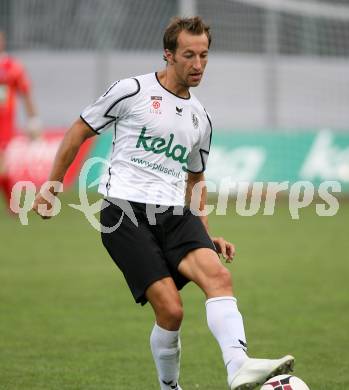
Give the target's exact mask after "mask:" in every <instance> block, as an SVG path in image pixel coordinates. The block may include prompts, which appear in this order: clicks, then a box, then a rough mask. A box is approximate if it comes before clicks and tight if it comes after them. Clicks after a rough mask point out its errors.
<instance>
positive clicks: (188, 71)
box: [166, 31, 208, 88]
mask: <svg viewBox="0 0 349 390" xmlns="http://www.w3.org/2000/svg"><path fill="white" fill-rule="evenodd" d="M177 43H178V45H177V50H176V52H175V53H171V52H170V51H168V50H167V51H166V54H167V58H168V60H169V64H170V66H173V70H174V72H175V74H176V78H177V82H178V83H179V84H180V85H183V86H184V87H187V88H189V87H196V86H198V85H199V84H200V81H201V78H202V76H203V73H204V70H205V67H206V64H207V60H208V38H207V36H206V34H205V33H203V34H201V35H193V34H190V33H188V32H187V31H181V32H180V33H179V35H178V38H177Z"/></svg>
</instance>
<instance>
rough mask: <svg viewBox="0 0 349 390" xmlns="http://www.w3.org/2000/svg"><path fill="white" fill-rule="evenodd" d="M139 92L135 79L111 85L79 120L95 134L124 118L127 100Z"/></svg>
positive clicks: (87, 108) (126, 111)
mask: <svg viewBox="0 0 349 390" xmlns="http://www.w3.org/2000/svg"><path fill="white" fill-rule="evenodd" d="M139 91H140V85H139V81H138V80H137V79H133V78H132V79H124V80H119V81H116V82H115V83H113V84H112V85H111V86H110V87H109V88H108V89H107V91H106V92H105V93H104V94H103V95H102V96H101V97H99V98H98V99H97V100H96V101H95V102H94V103H93V104H91V105H89V106H88V107H86V108H85V109H84V110H83V112H82V113H81V115H80V118H81V119H82V120H83V121H84V122H85V123H86V124H87V125H88V126H89V127H90V128H91V129H92V130H93V131H94V132H95V133H97V134H100V133H102V132H103V131H104V130H107V129H108V128H109V126H110V125H111V124H112V123H114V122H116V121H118V120H119V119H121V118H123V117H125V116H126V115H127V113H128V111H129V109H130V102H129V100H130V99H129V98H131V97H132V96H135V95H136V94H137V93H138V92H139Z"/></svg>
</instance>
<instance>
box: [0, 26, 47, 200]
mask: <svg viewBox="0 0 349 390" xmlns="http://www.w3.org/2000/svg"><path fill="white" fill-rule="evenodd" d="M5 48H6V40H5V34H4V33H3V32H1V31H0V189H2V190H3V193H4V195H5V199H6V201H7V204H8V205H9V202H10V198H11V182H10V178H9V177H8V175H7V172H6V167H5V161H4V153H5V149H6V146H7V144H8V143H9V142H10V140H11V139H12V137H13V136H14V135H15V113H16V94H19V95H20V96H21V97H22V98H23V102H24V106H25V110H26V113H27V116H28V123H27V133H28V135H29V136H30V138H32V139H33V138H36V137H37V136H38V135H39V133H40V127H41V126H40V120H39V118H38V116H37V112H36V108H35V105H34V102H33V99H32V95H31V90H30V83H29V81H28V77H27V75H26V73H25V71H24V68H23V66H22V65H21V64H20V63H19V61H17V60H15V59H14V58H12V57H10V56H9V55H8V54H7V53H6V52H5Z"/></svg>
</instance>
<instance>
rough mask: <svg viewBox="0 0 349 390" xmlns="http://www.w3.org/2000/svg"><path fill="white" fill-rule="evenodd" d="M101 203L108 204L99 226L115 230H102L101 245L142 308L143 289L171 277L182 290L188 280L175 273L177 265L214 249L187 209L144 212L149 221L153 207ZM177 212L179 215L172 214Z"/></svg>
mask: <svg viewBox="0 0 349 390" xmlns="http://www.w3.org/2000/svg"><path fill="white" fill-rule="evenodd" d="M105 202H107V204H109V205H108V206H107V207H105V208H104V209H103V207H102V210H101V216H100V221H101V225H102V227H103V226H104V227H106V228H110V227H116V226H118V227H117V228H116V229H115V228H114V229H110V230H111V232H103V230H102V233H101V236H102V241H103V245H104V246H105V248H106V249H107V251H108V252H109V254H110V256H111V257H112V259H113V260H114V262H115V264H116V265H117V266H118V267H119V269H120V270H121V271H122V273H123V274H124V277H125V279H126V281H127V284H128V286H129V288H130V290H131V292H132V294H133V297H134V299H135V301H136V302H137V303H141V304H142V305H144V304H145V303H146V302H147V299H146V297H145V291H146V289H147V288H148V287H149V286H150V285H151V284H152V283H154V282H156V281H157V280H160V279H163V278H165V277H168V276H170V277H172V278H173V280H174V282H175V284H176V286H177V289H178V290H180V289H181V288H182V287H184V286H185V285H186V284H187V283H188V282H189V280H188V279H187V278H185V277H184V276H183V275H181V274H180V273H179V271H178V265H179V263H180V262H181V260H182V259H183V257H185V255H186V254H187V253H188V252H190V251H191V250H193V249H198V248H210V249H213V250H216V249H215V246H214V244H213V242H212V241H211V239H210V237H209V235H208V233H207V231H206V229H205V227H204V225H203V223H202V222H201V220H200V218H199V217H197V216H195V215H193V214H192V213H191V212H190V209H189V208H188V207H178V206H176V207H173V206H171V207H168V208H167V210H166V211H164V212H162V213H149V212H148V216H149V215H152V217H151V218H150V219H149V218H148V217H147V213H146V211H147V210H148V211H149V207H155V205H146V204H144V203H137V202H130V201H125V200H121V199H113V200H105V201H104V205H103V206H105V205H106V203H105ZM111 202H113V203H111ZM159 207H161V206H159ZM162 207H163V208H164V206H162ZM130 208H131V210H130ZM152 210H153V209H152ZM180 212H182V215H175V214H178V213H180ZM134 217H135V218H136V223H137V224H138V226H136V225H135V223H134V222H135V218H134ZM121 218H122V219H121ZM113 230H114V231H113Z"/></svg>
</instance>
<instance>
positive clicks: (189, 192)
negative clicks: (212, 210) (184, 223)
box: [185, 172, 235, 263]
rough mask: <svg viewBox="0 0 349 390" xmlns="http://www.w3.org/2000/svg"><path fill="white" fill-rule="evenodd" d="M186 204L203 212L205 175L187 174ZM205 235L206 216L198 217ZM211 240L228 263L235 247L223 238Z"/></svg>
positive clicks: (205, 199)
mask: <svg viewBox="0 0 349 390" xmlns="http://www.w3.org/2000/svg"><path fill="white" fill-rule="evenodd" d="M185 199H186V203H187V205H188V206H189V207H191V208H194V210H195V211H198V210H199V211H201V212H203V211H204V210H205V205H206V202H207V187H206V184H205V175H204V174H203V173H190V172H189V173H188V178H187V187H186V194H185ZM200 219H201V221H202V223H203V224H204V226H205V228H206V230H207V233H209V231H208V216H207V215H202V216H200ZM211 240H212V241H213V243H214V244H215V246H216V248H217V252H218V253H220V254H222V256H223V257H224V259H225V260H226V261H227V262H228V263H230V262H231V261H232V260H233V258H234V255H235V246H234V245H233V244H232V243H230V242H228V241H226V240H225V239H224V238H223V237H211Z"/></svg>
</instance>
